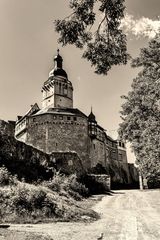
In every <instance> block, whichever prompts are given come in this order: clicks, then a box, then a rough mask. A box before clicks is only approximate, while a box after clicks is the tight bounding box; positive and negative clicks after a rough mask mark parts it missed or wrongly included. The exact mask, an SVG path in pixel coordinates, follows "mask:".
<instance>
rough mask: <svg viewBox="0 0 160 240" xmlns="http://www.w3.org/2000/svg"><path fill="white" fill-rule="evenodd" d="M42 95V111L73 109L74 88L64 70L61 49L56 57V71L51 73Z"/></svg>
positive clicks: (53, 70)
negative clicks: (45, 109)
mask: <svg viewBox="0 0 160 240" xmlns="http://www.w3.org/2000/svg"><path fill="white" fill-rule="evenodd" d="M42 93H43V97H42V109H44V108H73V87H72V83H71V82H70V81H69V80H68V76H67V73H66V72H65V71H64V70H63V58H62V57H61V56H60V55H59V49H58V50H57V55H56V56H55V57H54V69H52V70H51V72H50V73H49V78H48V80H47V81H46V82H44V84H43V87H42Z"/></svg>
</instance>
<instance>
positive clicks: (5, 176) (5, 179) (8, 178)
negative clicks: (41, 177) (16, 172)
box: [0, 166, 18, 186]
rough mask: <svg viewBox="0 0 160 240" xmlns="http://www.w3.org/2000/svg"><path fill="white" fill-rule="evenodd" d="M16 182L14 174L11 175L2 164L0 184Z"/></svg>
mask: <svg viewBox="0 0 160 240" xmlns="http://www.w3.org/2000/svg"><path fill="white" fill-rule="evenodd" d="M17 182H18V180H17V177H16V176H12V175H11V174H10V172H9V171H8V170H7V168H5V167H4V166H2V167H0V186H6V185H10V184H12V185H13V184H16V183H17Z"/></svg>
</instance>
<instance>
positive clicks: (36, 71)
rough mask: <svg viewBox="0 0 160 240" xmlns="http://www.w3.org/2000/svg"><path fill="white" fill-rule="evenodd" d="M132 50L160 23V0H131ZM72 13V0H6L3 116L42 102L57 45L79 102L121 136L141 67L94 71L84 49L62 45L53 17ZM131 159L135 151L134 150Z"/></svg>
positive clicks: (0, 65)
mask: <svg viewBox="0 0 160 240" xmlns="http://www.w3.org/2000/svg"><path fill="white" fill-rule="evenodd" d="M125 4H126V18H125V19H124V20H123V22H122V25H123V27H124V29H125V32H126V34H127V39H128V42H127V45H128V52H129V53H130V54H131V55H132V56H133V57H136V56H138V53H139V51H140V48H142V47H144V46H146V45H147V43H148V41H149V40H150V39H151V38H152V37H154V35H155V33H156V31H157V30H158V28H159V27H160V20H159V17H158V16H159V9H160V1H159V0H152V1H151V0H126V3H125ZM69 13H70V9H69V8H68V1H66V0H0V119H3V120H16V117H17V115H24V114H25V112H27V110H28V109H29V108H30V105H31V104H34V103H35V102H37V103H38V104H39V106H40V107H41V99H42V96H41V87H42V84H43V82H44V81H46V80H47V79H48V73H49V71H50V70H51V69H52V68H53V65H54V64H53V57H54V55H55V54H56V50H57V48H60V54H61V55H62V57H63V59H64V69H65V70H66V72H67V73H68V76H69V80H70V81H71V82H72V84H73V87H74V107H76V108H79V109H80V110H81V111H83V112H84V113H85V114H87V115H89V113H90V109H91V106H92V108H93V112H94V113H95V115H96V118H97V121H98V123H99V124H100V125H101V126H102V127H103V128H104V129H106V130H107V132H108V134H110V135H111V136H115V133H116V131H117V129H118V126H119V123H120V122H121V118H120V110H121V104H122V100H121V98H120V96H122V95H126V94H127V93H128V91H129V90H130V89H131V83H132V81H133V78H134V77H136V75H137V73H138V70H137V69H132V68H131V67H130V64H127V65H126V66H117V67H114V68H113V69H112V70H111V71H110V72H109V74H108V75H107V76H99V75H96V74H95V73H94V68H92V67H91V66H90V63H89V62H87V61H86V60H84V59H82V58H81V55H82V52H81V50H79V49H76V48H75V47H73V46H67V47H65V48H62V47H61V46H60V45H58V44H57V38H58V35H57V34H56V33H55V31H54V24H53V21H54V20H55V19H57V18H59V19H63V18H64V17H65V16H67V15H68V14H69ZM128 159H129V161H130V162H134V155H133V154H132V153H131V151H130V150H128Z"/></svg>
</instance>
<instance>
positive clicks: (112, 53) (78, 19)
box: [55, 0, 128, 74]
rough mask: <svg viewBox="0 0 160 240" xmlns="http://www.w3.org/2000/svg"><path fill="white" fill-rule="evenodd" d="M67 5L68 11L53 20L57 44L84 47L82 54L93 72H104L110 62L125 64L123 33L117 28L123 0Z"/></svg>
mask: <svg viewBox="0 0 160 240" xmlns="http://www.w3.org/2000/svg"><path fill="white" fill-rule="evenodd" d="M69 7H70V8H71V9H72V13H71V14H70V15H69V16H68V17H66V18H64V19H63V20H56V21H55V30H56V32H58V33H59V35H60V37H59V40H58V41H59V43H61V44H62V45H63V46H65V45H68V44H73V45H75V46H76V47H78V48H80V49H82V48H84V52H83V55H82V56H83V58H86V59H87V60H88V61H90V62H91V65H92V66H94V67H95V72H96V73H97V74H107V73H108V71H109V70H110V69H111V67H112V66H113V65H118V64H126V63H127V57H128V54H127V49H126V36H125V34H123V32H122V30H121V29H120V23H121V19H122V18H123V17H124V9H125V6H124V0H70V1H69ZM97 8H98V9H99V11H97V10H96V9H97ZM98 14H99V15H98ZM99 21H100V23H99ZM97 22H98V23H97ZM93 29H96V30H95V31H94V30H93Z"/></svg>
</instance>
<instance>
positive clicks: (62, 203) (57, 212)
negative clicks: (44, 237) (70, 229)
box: [0, 167, 98, 223]
mask: <svg viewBox="0 0 160 240" xmlns="http://www.w3.org/2000/svg"><path fill="white" fill-rule="evenodd" d="M88 196H89V193H88V189H87V188H86V187H85V186H84V185H83V184H81V183H79V182H78V181H77V179H76V176H75V175H72V176H69V177H66V176H64V175H61V174H59V173H56V174H55V177H53V179H51V180H50V181H43V182H41V183H37V182H36V183H35V184H28V183H26V182H23V181H19V180H18V179H17V177H16V176H12V175H11V174H10V173H9V172H8V170H7V169H6V168H5V167H1V168H0V219H1V222H19V223H26V222H34V223H36V222H38V221H43V222H45V221H57V220H63V221H71V220H81V217H82V216H85V217H86V219H89V220H94V219H97V217H98V215H97V214H96V213H95V212H94V211H92V210H89V209H87V208H86V207H85V206H84V205H85V204H84V205H83V204H81V200H83V199H84V198H86V197H88ZM83 201H87V200H83Z"/></svg>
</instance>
